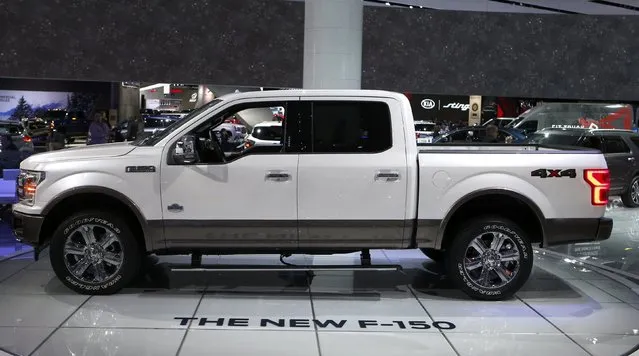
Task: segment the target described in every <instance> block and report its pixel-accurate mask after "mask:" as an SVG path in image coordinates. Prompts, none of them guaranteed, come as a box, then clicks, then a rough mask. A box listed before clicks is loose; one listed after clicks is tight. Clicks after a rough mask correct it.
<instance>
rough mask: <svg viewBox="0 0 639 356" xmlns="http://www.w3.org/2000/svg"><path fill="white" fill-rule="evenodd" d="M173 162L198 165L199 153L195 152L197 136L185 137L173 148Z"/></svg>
mask: <svg viewBox="0 0 639 356" xmlns="http://www.w3.org/2000/svg"><path fill="white" fill-rule="evenodd" d="M173 160H174V161H175V162H176V163H178V164H194V163H197V161H198V157H197V151H196V150H195V136H193V135H185V136H182V138H180V140H179V141H178V142H176V144H175V148H173Z"/></svg>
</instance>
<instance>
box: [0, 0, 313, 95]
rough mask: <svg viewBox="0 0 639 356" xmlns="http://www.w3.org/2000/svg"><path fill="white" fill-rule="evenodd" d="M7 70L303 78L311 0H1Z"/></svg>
mask: <svg viewBox="0 0 639 356" xmlns="http://www.w3.org/2000/svg"><path fill="white" fill-rule="evenodd" d="M0 9H1V10H0V38H2V42H1V44H2V48H0V77H27V78H50V79H83V80H99V81H116V82H120V81H147V82H154V81H169V82H187V83H220V84H232V85H255V84H256V83H259V84H260V85H269V86H287V87H294V86H300V85H301V84H302V68H303V64H302V63H303V45H304V44H303V41H304V3H303V2H289V1H269V0H198V1H195V0H188V1H183V0H180V1H169V0H145V1H131V0H109V1H104V0H63V1H41V0H21V1H12V0H0Z"/></svg>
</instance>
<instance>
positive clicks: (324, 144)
mask: <svg viewBox="0 0 639 356" xmlns="http://www.w3.org/2000/svg"><path fill="white" fill-rule="evenodd" d="M302 101H303V102H308V103H310V107H309V110H310V111H311V113H310V117H309V118H308V120H307V121H305V122H304V123H303V124H304V127H303V128H302V131H301V132H308V133H310V135H309V136H308V137H307V138H306V139H303V140H302V141H307V142H308V143H309V144H308V145H306V147H308V148H304V149H301V151H302V153H301V154H300V156H299V166H298V176H299V183H298V184H299V186H298V194H299V200H298V218H299V229H300V230H299V233H300V237H299V247H300V248H313V249H322V248H330V249H332V250H335V249H336V248H344V249H349V248H355V249H358V248H394V247H395V248H396V247H402V244H403V241H402V240H403V239H404V228H405V227H407V226H410V224H409V223H408V222H407V221H406V219H407V217H406V195H407V193H406V192H407V162H406V151H405V144H404V142H405V140H406V138H405V137H404V134H403V133H404V128H403V127H402V125H401V124H400V125H399V126H393V122H392V121H391V115H393V117H397V118H398V119H399V118H401V117H402V111H401V107H400V103H399V102H398V101H396V100H394V99H385V98H379V99H378V98H362V99H360V98H353V99H345V98H343V97H341V98H339V97H335V98H331V97H306V98H302ZM397 121H400V122H401V120H396V121H395V122H397ZM410 139H412V138H410Z"/></svg>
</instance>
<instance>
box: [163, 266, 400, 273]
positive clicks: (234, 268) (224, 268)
mask: <svg viewBox="0 0 639 356" xmlns="http://www.w3.org/2000/svg"><path fill="white" fill-rule="evenodd" d="M169 268H170V270H171V272H217V271H221V272H270V271H304V272H307V271H401V270H402V266H400V265H370V266H361V265H357V266H353V265H317V266H260V265H257V266H251V265H242V266H234V265H209V266H200V267H190V266H170V267H169Z"/></svg>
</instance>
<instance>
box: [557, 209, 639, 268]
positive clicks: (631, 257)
mask: <svg viewBox="0 0 639 356" xmlns="http://www.w3.org/2000/svg"><path fill="white" fill-rule="evenodd" d="M606 216H607V217H610V218H612V219H613V220H614V228H613V230H612V236H610V238H609V239H608V240H605V241H601V242H590V243H581V244H571V245H565V246H557V247H551V248H548V249H549V250H551V251H555V252H560V253H565V254H568V255H570V256H574V257H576V258H579V259H581V260H590V261H592V262H595V263H598V264H603V265H605V266H607V267H611V268H615V269H619V270H622V271H624V272H627V273H630V274H632V275H634V276H636V277H637V278H639V209H631V208H626V207H624V206H623V204H622V203H621V200H620V199H618V198H615V199H611V201H610V203H609V204H608V207H607V208H606Z"/></svg>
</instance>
